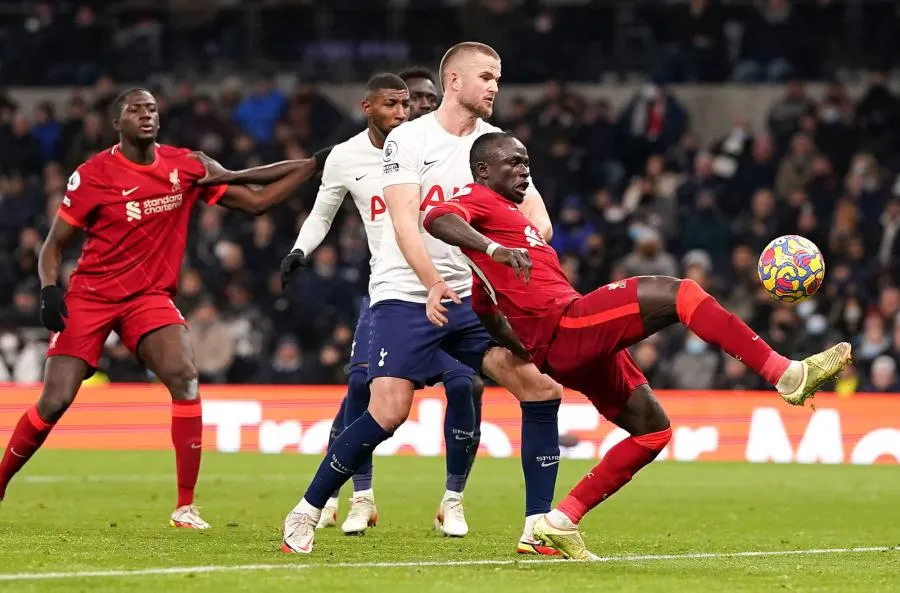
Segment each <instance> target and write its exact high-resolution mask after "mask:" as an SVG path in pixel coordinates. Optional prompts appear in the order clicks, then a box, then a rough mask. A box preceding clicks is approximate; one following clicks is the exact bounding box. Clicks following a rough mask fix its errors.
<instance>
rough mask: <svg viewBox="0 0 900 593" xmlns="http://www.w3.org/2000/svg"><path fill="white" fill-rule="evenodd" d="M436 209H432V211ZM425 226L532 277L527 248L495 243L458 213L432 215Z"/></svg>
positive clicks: (443, 238) (439, 236) (440, 236)
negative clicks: (509, 246) (513, 247)
mask: <svg viewBox="0 0 900 593" xmlns="http://www.w3.org/2000/svg"><path fill="white" fill-rule="evenodd" d="M434 212H435V211H434V210H432V213H434ZM425 228H426V230H427V231H428V232H429V233H431V235H432V236H434V237H435V238H436V239H440V240H441V241H443V242H444V243H447V244H449V245H454V246H456V247H460V248H464V249H471V250H472V251H484V252H485V253H487V254H488V255H489V256H490V257H491V259H493V260H494V261H496V262H499V263H501V264H504V265H506V266H509V267H511V268H512V269H513V270H515V272H516V276H519V275H520V274H523V273H524V276H525V277H524V280H525V282H526V283H527V282H528V281H529V279H530V278H531V257H530V256H529V255H528V251H527V250H525V249H509V248H507V247H504V246H502V245H500V244H495V243H494V241H491V240H490V239H488V238H487V237H485V236H484V235H482V234H481V233H479V232H478V231H477V230H475V228H473V227H472V225H470V224H469V223H468V222H466V221H465V220H464V219H463V218H462V217H461V216H459V215H458V214H453V213H452V212H446V213H441V212H440V211H438V212H437V214H436V215H433V216H432V215H430V216H429V217H428V218H426V220H425ZM504 319H505V318H504Z"/></svg>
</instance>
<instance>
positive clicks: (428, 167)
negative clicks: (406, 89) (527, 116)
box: [369, 113, 497, 304]
mask: <svg viewBox="0 0 900 593" xmlns="http://www.w3.org/2000/svg"><path fill="white" fill-rule="evenodd" d="M496 130H497V129H496V128H494V127H493V126H490V125H489V124H487V123H485V122H483V121H481V120H478V122H477V123H476V127H475V130H474V131H473V132H472V133H471V134H468V135H466V136H456V135H454V134H450V133H449V132H447V131H446V130H445V129H444V128H443V127H442V126H441V124H440V123H439V122H438V121H437V118H436V117H435V114H434V113H429V114H428V115H424V116H422V117H420V118H418V119H416V120H415V121H412V122H408V123H405V124H403V125H402V126H399V127H397V128H396V129H394V130H393V131H392V132H391V133H390V134H389V135H388V137H387V141H386V142H385V145H384V151H383V155H382V160H383V161H384V166H383V174H382V183H383V184H384V187H390V186H392V185H401V184H407V183H409V184H416V185H418V186H419V234H420V236H421V239H422V242H423V244H424V245H425V248H426V250H427V251H428V255H429V256H431V261H432V262H433V263H434V267H435V269H436V270H437V271H438V273H439V274H440V275H441V278H443V279H444V281H445V282H447V285H448V286H449V287H450V288H451V289H453V291H455V292H456V293H457V294H458V295H459V296H461V297H467V296H469V295H471V294H472V273H471V271H470V269H469V266H468V265H467V264H466V261H465V259H464V258H463V257H462V253H461V252H460V250H459V249H458V248H456V247H453V246H451V245H447V244H446V243H444V242H442V241H439V240H438V239H435V238H434V237H432V236H431V235H430V234H428V233H426V232H425V230H424V228H423V226H422V222H423V221H424V219H425V215H426V214H427V213H428V211H429V210H430V209H431V208H433V207H435V206H437V205H438V204H441V203H443V202H445V201H447V200H449V199H451V198H453V196H454V195H455V194H457V193H458V192H459V191H460V190H461V189H463V188H465V187H466V185H468V184H469V183H472V173H471V171H470V169H469V152H470V151H471V149H472V143H473V142H475V139H476V138H478V137H479V136H481V135H482V134H485V133H487V132H493V131H496ZM385 220H386V221H390V211H388V212H387V214H386V215H385ZM369 294H370V296H371V298H372V303H373V304H375V303H377V302H379V301H383V300H388V299H396V300H401V301H408V302H413V303H424V302H425V301H426V300H427V298H428V288H427V287H425V286H422V283H421V282H420V281H419V279H418V277H417V276H416V274H415V272H414V271H413V270H412V268H410V267H409V264H408V263H407V262H406V258H404V257H403V253H402V252H401V251H400V246H399V245H398V243H397V238H396V235H395V233H394V229H393V224H392V223H388V222H385V227H384V232H383V233H382V237H381V248H380V250H379V253H378V257H377V258H376V263H375V266H374V267H373V269H372V276H371V279H370V281H369Z"/></svg>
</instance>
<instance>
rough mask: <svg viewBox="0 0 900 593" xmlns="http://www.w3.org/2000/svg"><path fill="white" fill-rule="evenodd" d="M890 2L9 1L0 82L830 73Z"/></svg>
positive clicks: (896, 31) (869, 42)
mask: <svg viewBox="0 0 900 593" xmlns="http://www.w3.org/2000/svg"><path fill="white" fill-rule="evenodd" d="M898 16H900V15H898V12H897V9H896V3H895V2H891V1H890V0H856V1H852V2H847V1H843V0H641V1H640V2H635V1H633V0H402V1H397V0H368V1H367V2H363V3H360V2H358V1H356V0H329V1H328V2H313V1H310V0H265V1H261V0H169V1H167V2H158V1H154V0H56V1H53V2H50V1H47V0H0V54H2V55H3V61H2V63H0V84H6V85H9V84H38V85H40V84H43V85H61V84H90V83H93V82H94V80H95V79H96V78H97V77H98V76H99V75H100V74H101V73H103V72H107V73H111V74H113V75H114V76H115V77H116V78H117V79H118V80H122V81H128V82H143V81H144V80H145V78H146V76H147V73H148V70H149V71H151V72H154V73H156V72H170V71H174V72H176V73H179V74H180V75H182V76H184V75H188V74H192V75H195V76H196V75H201V74H209V73H214V74H215V75H219V74H221V72H222V71H223V70H225V69H228V68H232V69H234V68H238V69H245V70H246V69H254V70H255V69H258V68H259V67H260V66H262V65H269V66H273V67H275V66H280V67H282V68H290V69H291V70H293V71H296V72H299V73H300V74H302V75H304V76H316V77H317V78H319V79H321V80H329V81H331V82H343V81H346V80H354V79H355V80H364V79H365V78H366V77H367V76H368V75H369V73H371V72H373V71H377V70H383V69H387V68H388V67H389V66H395V65H396V64H397V63H398V61H399V62H405V63H407V64H408V63H411V62H422V63H434V62H436V61H437V60H439V59H440V57H441V55H442V54H443V52H444V50H445V49H446V48H447V47H449V46H450V45H452V44H453V43H455V42H457V41H458V40H459V39H476V40H480V41H483V42H485V43H488V44H490V45H491V46H493V47H495V48H496V49H497V50H498V51H499V52H500V54H501V55H502V56H504V80H506V81H507V82H527V83H535V82H543V81H544V80H547V78H549V77H557V78H560V79H562V80H570V81H572V80H578V81H599V80H610V79H612V80H620V81H621V80H627V79H629V78H630V77H632V76H633V75H634V74H651V75H654V74H655V75H658V76H660V77H662V78H664V79H665V80H666V81H668V82H684V81H687V82H691V81H699V82H724V81H728V80H735V81H740V82H784V81H785V80H787V79H788V77H791V76H794V77H799V78H803V79H806V80H812V79H815V80H825V79H827V78H828V77H830V76H832V75H834V74H835V73H842V74H849V75H852V72H853V71H854V70H857V69H859V68H860V67H861V66H866V65H871V64H873V63H875V61H882V63H883V61H884V60H886V59H887V60H889V59H890V57H891V56H894V55H897V53H898V49H900V47H898V41H897V40H898V39H900V18H898Z"/></svg>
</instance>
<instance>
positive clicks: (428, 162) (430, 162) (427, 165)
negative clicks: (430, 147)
mask: <svg viewBox="0 0 900 593" xmlns="http://www.w3.org/2000/svg"><path fill="white" fill-rule="evenodd" d="M438 160H439V159H434V160H433V161H424V162H423V163H422V164H423V165H425V166H426V167H430V166H431V165H433V164H435V163H436V162H438Z"/></svg>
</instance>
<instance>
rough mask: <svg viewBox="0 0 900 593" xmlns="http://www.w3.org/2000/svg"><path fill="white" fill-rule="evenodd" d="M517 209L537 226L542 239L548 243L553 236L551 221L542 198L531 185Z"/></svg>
mask: <svg viewBox="0 0 900 593" xmlns="http://www.w3.org/2000/svg"><path fill="white" fill-rule="evenodd" d="M519 210H521V211H522V214H524V215H525V218H527V219H528V220H530V221H531V223H532V224H534V226H536V227H537V230H538V231H540V233H541V235H542V236H543V237H544V240H545V241H547V242H548V243H549V242H550V239H551V238H552V237H553V223H552V222H550V214H548V213H547V206H546V205H545V204H544V198H542V197H541V194H540V192H538V190H536V189H535V188H534V187H533V186H532V187H530V188H528V193H526V194H525V201H524V202H522V204H521V205H520V206H519Z"/></svg>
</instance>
